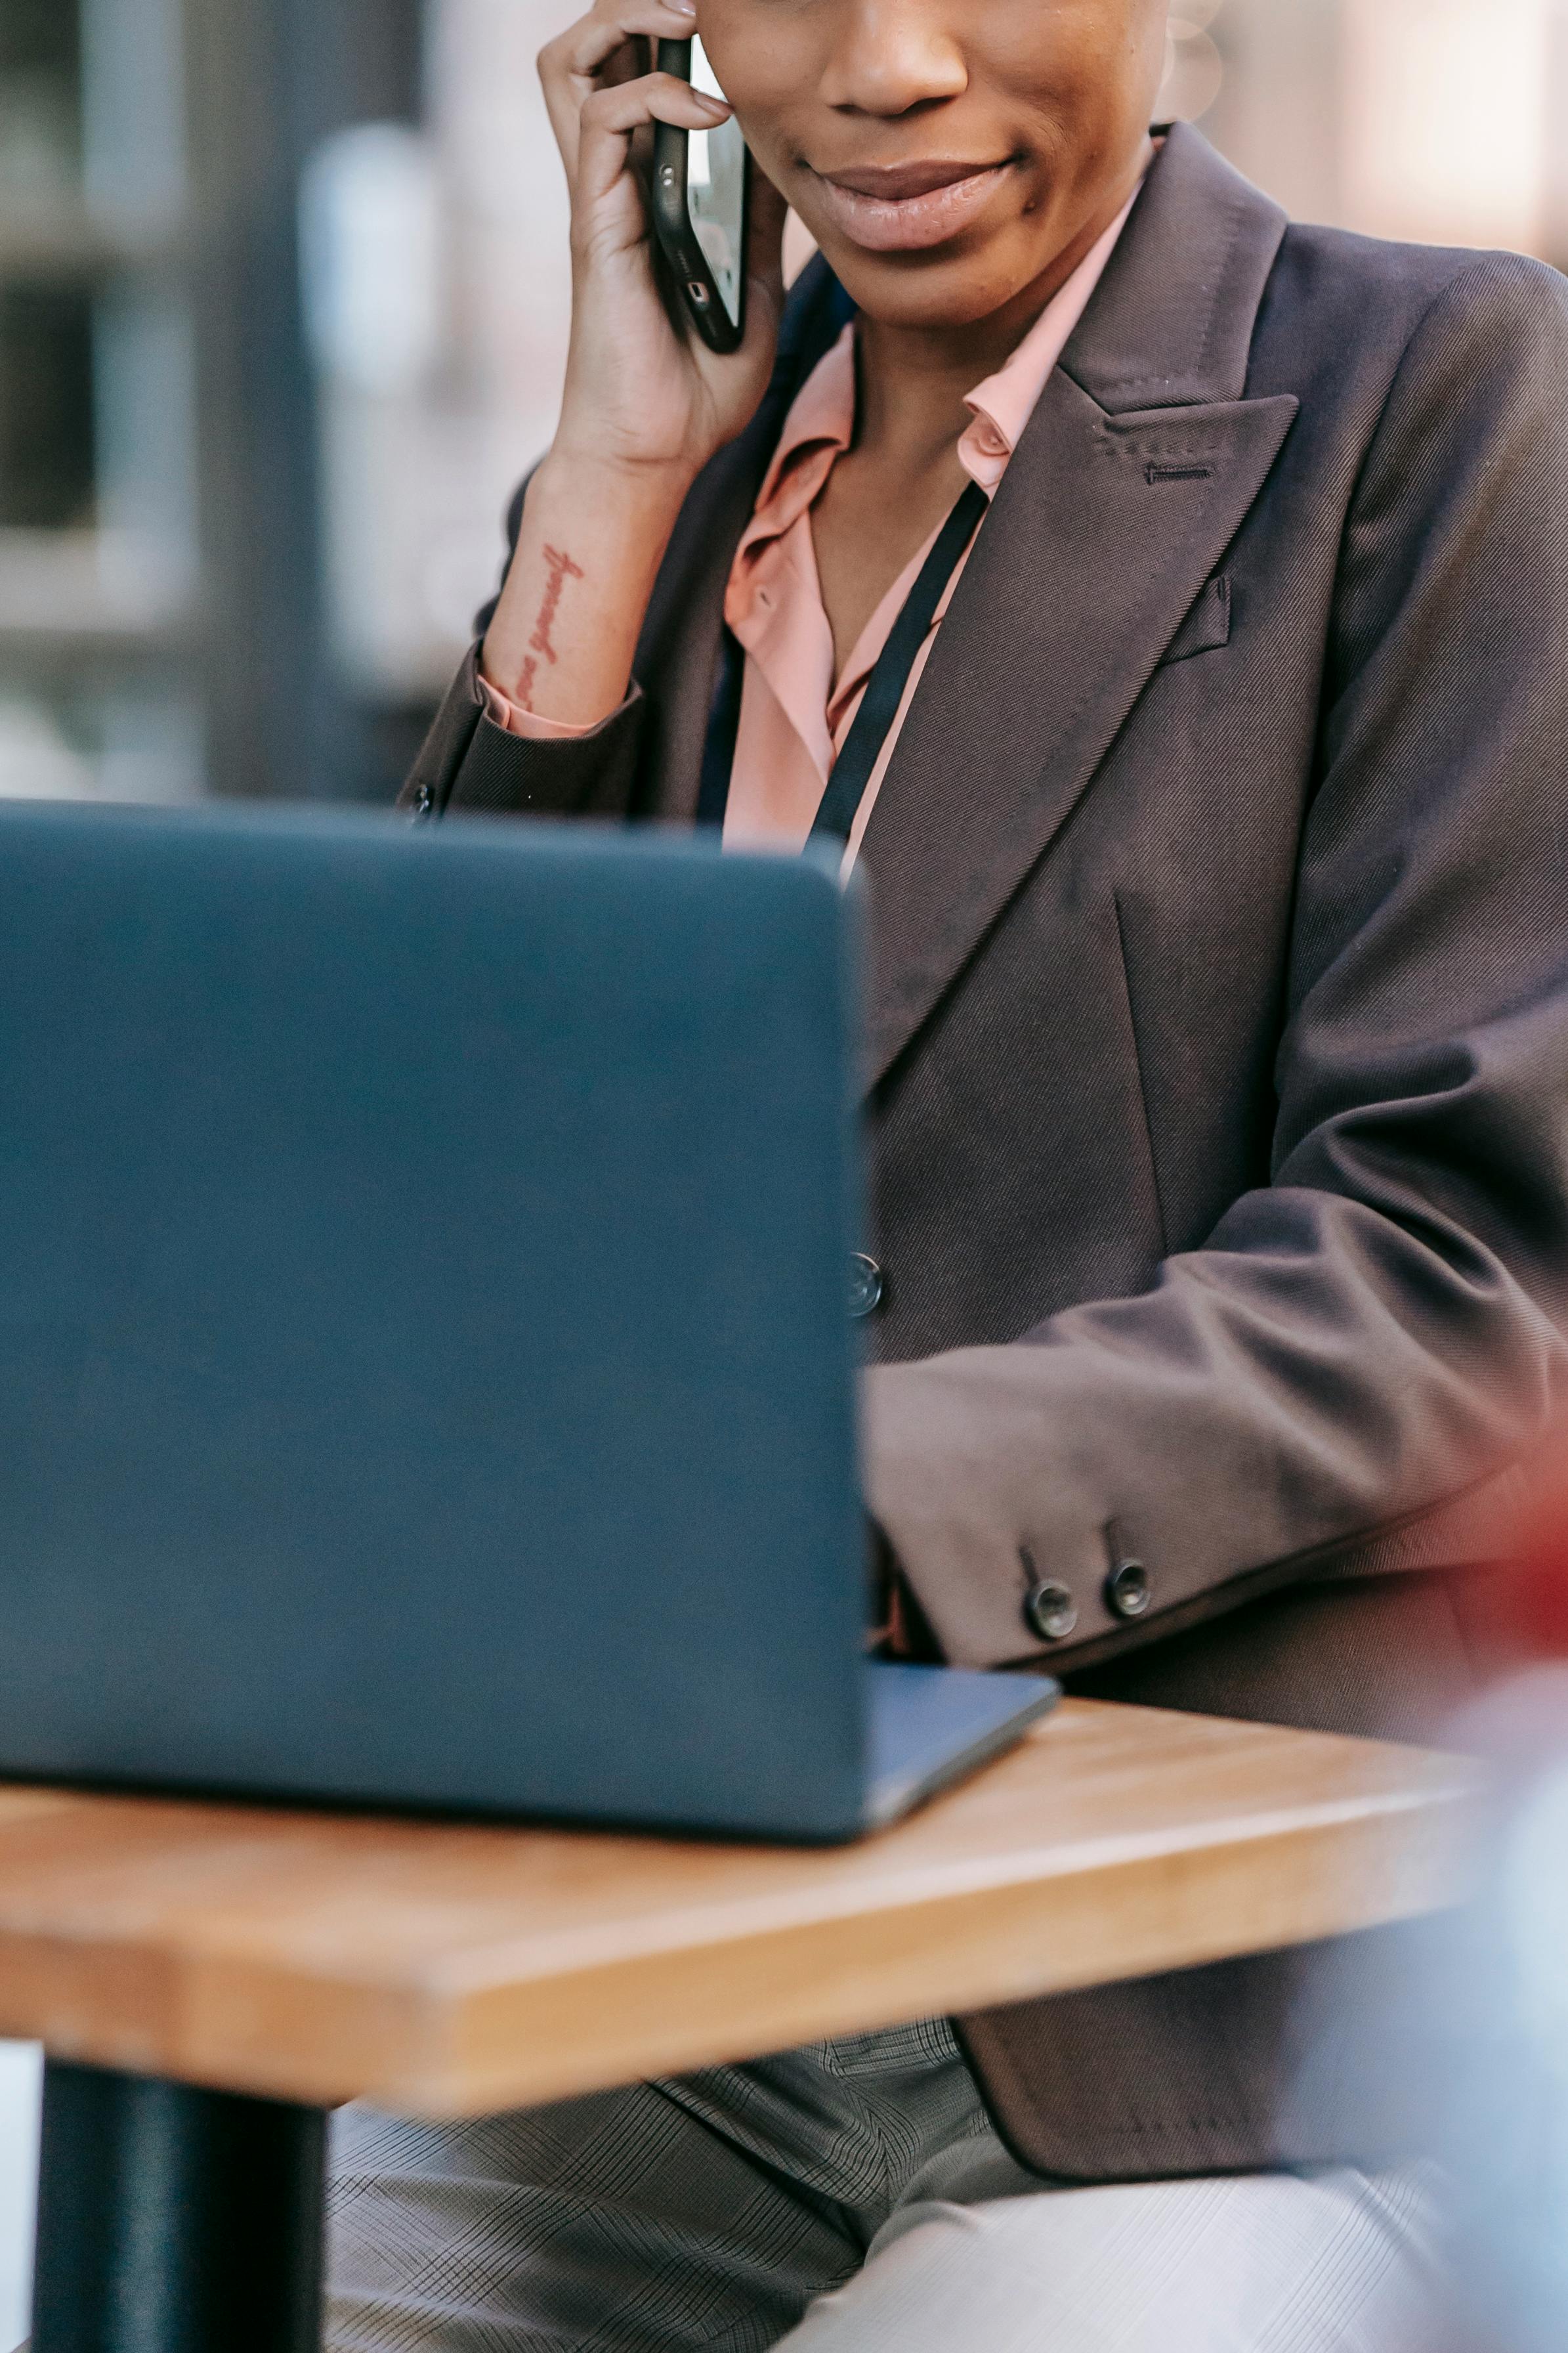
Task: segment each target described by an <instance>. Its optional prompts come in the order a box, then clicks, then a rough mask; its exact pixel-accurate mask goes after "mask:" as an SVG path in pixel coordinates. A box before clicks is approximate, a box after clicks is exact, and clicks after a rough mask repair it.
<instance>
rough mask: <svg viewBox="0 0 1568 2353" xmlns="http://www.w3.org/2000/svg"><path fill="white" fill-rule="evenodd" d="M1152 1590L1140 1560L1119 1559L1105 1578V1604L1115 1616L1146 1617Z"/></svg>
mask: <svg viewBox="0 0 1568 2353" xmlns="http://www.w3.org/2000/svg"><path fill="white" fill-rule="evenodd" d="M1153 1602H1154V1591H1153V1588H1152V1586H1151V1584H1150V1582H1149V1572H1148V1570H1147V1569H1146V1568H1145V1567H1144V1566H1143V1564H1142V1561H1141V1560H1121V1561H1118V1562H1117V1564H1116V1567H1114V1568H1113V1569H1112V1570H1111V1572H1110V1576H1109V1577H1107V1578H1106V1580H1105V1606H1106V1608H1107V1609H1109V1610H1110V1613H1111V1615H1112V1616H1113V1617H1115V1618H1127V1619H1132V1618H1146V1617H1147V1616H1148V1615H1149V1612H1150V1610H1151V1609H1152V1607H1153Z"/></svg>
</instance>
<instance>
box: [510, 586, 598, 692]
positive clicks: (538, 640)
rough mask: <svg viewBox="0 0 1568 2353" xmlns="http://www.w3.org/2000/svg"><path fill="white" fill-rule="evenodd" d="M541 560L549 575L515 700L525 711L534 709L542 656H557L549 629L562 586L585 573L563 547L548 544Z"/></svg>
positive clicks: (548, 657)
mask: <svg viewBox="0 0 1568 2353" xmlns="http://www.w3.org/2000/svg"><path fill="white" fill-rule="evenodd" d="M544 562H545V565H546V567H547V569H548V572H549V575H550V576H549V578H548V579H547V580H546V582H545V584H544V596H543V599H542V603H541V605H540V607H539V613H538V617H537V618H536V619H535V621H534V624H533V635H532V636H531V638H530V639H529V641H528V643H529V648H530V651H529V656H528V659H527V660H526V661H525V662H524V663H523V665H522V669H521V673H520V674H519V677H518V681H517V700H518V702H521V705H522V707H523V709H524V710H525V711H531V710H532V709H533V682H534V681H535V679H536V678H537V677H538V676H539V663H540V658H541V656H542V657H543V659H545V660H546V661H547V662H554V661H557V660H559V659H560V657H559V655H558V654H557V653H556V650H555V647H554V644H553V642H552V638H551V635H550V632H551V629H552V628H553V626H554V622H555V616H556V614H557V612H558V611H559V610H560V607H561V593H562V590H563V588H564V587H565V586H566V583H567V582H568V580H581V579H582V578H583V577H584V574H583V571H582V568H581V566H580V565H575V564H574V563H573V561H572V558H571V557H570V556H569V555H568V554H566V552H565V550H564V549H563V548H559V547H547V548H546V549H545V551H544Z"/></svg>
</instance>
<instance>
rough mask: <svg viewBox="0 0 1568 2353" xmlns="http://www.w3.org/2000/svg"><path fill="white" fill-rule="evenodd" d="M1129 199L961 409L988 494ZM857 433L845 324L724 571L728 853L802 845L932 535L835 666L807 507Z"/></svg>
mask: <svg viewBox="0 0 1568 2353" xmlns="http://www.w3.org/2000/svg"><path fill="white" fill-rule="evenodd" d="M1136 200H1137V199H1136V192H1135V193H1134V195H1133V197H1132V198H1131V200H1130V201H1129V203H1128V204H1127V206H1126V207H1125V208H1124V210H1123V211H1122V212H1121V215H1120V216H1118V218H1117V219H1116V220H1114V221H1113V222H1112V223H1111V225H1110V227H1109V228H1108V229H1107V230H1106V232H1105V234H1104V236H1103V237H1101V238H1100V242H1099V243H1098V244H1097V245H1096V246H1095V247H1094V248H1093V250H1092V251H1091V252H1090V253H1089V254H1088V255H1087V256H1086V257H1085V259H1083V260H1082V261H1081V262H1080V263H1079V267H1078V269H1076V270H1075V271H1074V272H1073V275H1072V276H1071V277H1070V278H1069V279H1068V281H1067V283H1066V284H1065V285H1064V286H1063V287H1062V288H1061V290H1059V292H1058V293H1057V294H1056V295H1055V296H1054V297H1053V298H1052V300H1051V301H1049V302H1048V303H1047V306H1046V308H1045V310H1044V311H1042V312H1041V313H1040V316H1039V318H1038V319H1037V321H1036V322H1035V324H1034V326H1033V327H1031V328H1030V330H1029V332H1028V333H1027V334H1026V336H1025V337H1024V340H1023V342H1022V343H1020V344H1019V345H1018V348H1017V350H1016V352H1015V353H1013V356H1012V358H1011V359H1010V360H1008V362H1007V364H1006V365H1005V367H1002V368H999V369H998V370H997V372H996V374H995V375H991V376H987V377H986V379H985V381H984V383H983V384H979V385H976V386H975V388H974V390H973V392H972V393H970V394H969V395H968V396H967V398H966V401H965V404H964V405H965V406H966V407H967V408H968V410H969V412H970V419H971V421H970V424H969V426H968V427H967V429H966V430H965V432H964V433H963V438H961V440H960V441H959V445H958V456H959V461H960V463H961V464H962V466H963V470H964V472H965V473H966V474H967V475H968V476H969V478H970V480H971V481H973V482H976V483H978V484H979V486H980V488H981V489H982V490H983V491H984V492H985V495H986V497H987V498H992V497H994V495H995V491H996V488H997V485H998V484H999V482H1000V481H1001V480H1002V477H1003V475H1004V474H1005V472H1006V470H1007V464H1008V460H1009V459H1011V457H1012V455H1013V452H1014V450H1015V449H1016V448H1017V446H1018V442H1019V439H1020V438H1021V437H1022V435H1023V431H1024V427H1026V425H1027V423H1028V421H1029V419H1030V417H1032V416H1033V414H1034V411H1035V406H1036V404H1037V401H1038V400H1039V397H1040V395H1041V394H1042V392H1043V391H1044V390H1045V388H1046V383H1047V378H1048V377H1049V375H1050V374H1051V371H1052V369H1053V368H1054V367H1055V366H1056V364H1057V362H1058V360H1059V359H1060V357H1061V355H1062V353H1063V351H1064V350H1065V349H1066V346H1067V343H1068V338H1069V337H1070V336H1071V334H1072V332H1073V329H1074V328H1075V327H1076V326H1077V325H1078V322H1079V319H1080V318H1081V317H1082V316H1083V313H1084V311H1085V310H1086V309H1087V308H1088V305H1089V298H1090V296H1091V295H1092V294H1093V292H1094V290H1095V288H1096V287H1097V286H1098V285H1099V283H1100V277H1101V275H1102V273H1103V271H1104V269H1105V267H1106V264H1107V263H1108V261H1109V260H1110V256H1111V254H1112V253H1113V252H1114V250H1115V248H1116V244H1117V240H1118V239H1119V238H1120V237H1121V232H1122V229H1123V228H1124V227H1126V224H1127V218H1128V215H1129V214H1130V213H1131V209H1132V205H1133V203H1135V202H1136ZM854 432H855V329H854V325H853V323H851V324H850V325H849V326H847V327H846V328H845V330H844V332H843V334H842V335H841V336H840V337H839V339H838V341H837V343H835V345H834V346H833V349H832V350H831V351H830V352H827V353H825V355H824V356H823V358H822V359H820V360H819V361H818V362H817V364H816V367H815V368H814V369H813V370H812V373H811V375H809V376H808V377H807V378H806V380H805V384H804V385H802V386H801V388H800V391H799V392H798V394H797V395H796V396H795V402H794V405H793V406H792V407H791V409H790V412H789V415H788V417H786V418H785V420H784V431H783V433H782V434H781V436H780V438H779V446H778V448H777V449H776V451H775V452H774V454H773V463H772V464H771V465H770V466H769V468H768V471H767V475H766V478H765V479H764V480H763V487H762V490H761V491H760V493H759V495H758V498H757V502H756V506H755V508H754V510H753V512H752V520H751V522H749V523H748V524H747V526H746V529H745V532H744V533H743V534H742V540H741V543H740V545H739V547H738V548H737V549H736V551H735V558H734V562H733V564H732V565H731V569H730V579H729V585H728V587H727V590H726V593H725V598H724V618H725V620H726V621H727V622H728V624H729V626H730V628H731V630H732V631H733V633H734V635H735V637H736V638H737V639H738V640H739V642H740V644H741V645H742V647H743V649H744V650H745V657H746V660H745V670H744V675H743V681H742V694H741V721H740V728H739V731H738V733H737V735H736V740H735V760H734V767H733V770H732V772H731V786H730V800H729V807H728V809H727V811H726V813H725V818H724V844H725V847H726V849H764V848H765V849H786V850H787V849H801V848H802V847H803V845H804V844H805V839H806V836H807V835H808V834H809V832H810V831H811V825H812V819H813V818H815V816H816V810H817V806H818V804H819V803H820V801H821V799H822V796H823V792H824V790H825V788H826V784H827V779H828V776H830V774H831V773H832V769H833V764H834V762H835V760H836V759H837V756H838V754H839V753H840V751H841V750H842V749H843V747H844V743H845V740H846V738H847V735H848V733H849V730H850V728H851V727H852V726H853V725H854V723H855V714H856V712H858V710H859V708H860V702H861V698H862V696H863V695H864V694H865V691H866V686H867V682H868V680H869V678H870V675H871V672H872V670H874V669H875V667H876V663H877V659H878V656H879V654H880V653H881V650H882V649H883V647H884V646H885V645H886V643H887V641H888V637H889V632H890V631H891V629H892V628H893V624H894V623H895V621H896V620H897V619H898V617H899V614H900V611H901V610H902V608H903V605H904V602H905V599H906V598H907V597H908V596H909V594H910V589H911V588H912V587H913V586H914V584H915V581H916V579H917V577H918V576H919V574H920V570H921V565H923V564H924V562H925V559H926V557H927V555H928V554H930V553H931V546H932V544H933V543H934V542H935V539H936V533H935V532H932V533H931V538H930V539H928V540H927V542H926V543H925V545H924V546H923V547H921V549H920V550H919V551H918V552H917V553H916V554H914V555H913V556H912V557H911V558H910V562H909V564H908V565H906V566H905V568H904V570H903V571H902V572H901V573H900V575H899V577H898V578H897V579H896V580H895V581H894V582H893V583H892V585H891V586H890V587H889V590H888V592H887V594H886V596H884V597H883V598H882V601H881V603H880V604H879V606H878V607H877V609H876V611H875V612H874V613H873V614H872V616H871V617H870V619H869V620H868V622H867V624H866V627H865V628H864V629H863V630H862V631H861V633H860V637H859V639H858V642H857V644H856V645H855V647H854V649H853V650H852V651H851V653H850V655H849V658H848V659H847V661H846V663H845V665H844V667H843V670H841V671H839V672H838V674H837V677H836V676H835V674H834V647H833V632H832V629H831V628H830V627H829V625H828V619H827V615H826V611H825V610H824V608H823V602H822V589H821V586H820V583H819V581H818V578H817V571H816V546H815V543H814V542H813V539H812V531H811V513H812V509H813V508H814V507H815V505H816V501H817V500H818V499H819V498H820V497H821V496H822V493H823V491H824V490H825V488H826V483H827V479H828V476H829V475H830V474H831V473H832V471H833V469H834V467H835V466H836V465H837V461H838V459H839V458H840V457H841V456H842V455H843V453H844V452H845V450H846V449H847V448H849V446H850V444H851V441H852V440H853V438H854ZM939 528H940V526H939ZM970 546H971V548H973V541H971V543H970ZM967 561H968V551H966V552H965V554H964V557H963V560H962V561H961V562H960V564H959V565H958V568H957V570H956V571H955V572H954V574H953V576H952V580H951V581H950V582H949V583H948V586H947V591H946V594H945V595H944V596H943V597H942V602H941V604H940V605H939V606H938V607H937V610H936V615H935V617H934V618H933V620H932V622H931V628H930V630H929V632H928V633H927V637H926V641H925V644H924V645H923V646H922V647H921V651H920V654H919V656H918V657H917V659H916V661H915V665H914V668H913V670H912V671H911V672H910V680H909V684H908V686H907V687H906V688H905V691H904V697H903V701H902V702H901V704H900V709H899V713H898V717H897V718H896V719H895V721H894V723H893V725H892V727H891V728H890V729H889V733H888V739H887V742H886V743H885V744H883V746H882V751H881V754H880V757H879V760H878V763H877V765H876V767H875V768H874V770H873V771H872V774H871V777H870V781H869V783H868V786H867V788H866V792H865V796H864V797H863V798H862V800H861V803H860V807H859V810H858V814H857V816H856V819H855V826H854V830H853V832H852V833H851V835H850V839H849V847H848V849H847V853H846V865H848V864H849V863H851V862H852V861H853V860H854V858H855V856H856V853H857V852H858V849H859V846H860V840H861V837H862V835H863V834H864V832H865V829H866V825H867V821H868V818H869V817H870V814H871V810H872V807H873V806H874V804H875V801H876V798H877V795H878V792H879V789H880V786H881V783H882V778H883V776H885V775H886V773H887V768H888V764H889V760H890V759H891V757H892V754H893V749H894V746H895V744H897V742H898V739H899V733H900V729H901V728H902V726H903V723H904V720H905V717H906V715H907V713H908V711H909V707H910V702H911V701H912V699H913V697H914V694H915V691H916V689H917V688H918V687H919V684H920V681H921V674H922V672H923V670H924V669H925V665H926V663H927V661H928V660H929V659H930V658H931V647H932V646H933V644H934V643H935V641H936V634H937V631H938V630H939V629H940V628H941V627H942V618H943V616H944V615H945V614H946V611H947V608H948V606H949V605H950V603H951V602H952V595H953V591H954V589H955V588H956V587H957V585H958V580H959V577H960V575H961V574H962V573H963V565H964V564H965V563H967ZM482 683H483V686H484V691H485V695H486V701H487V704H488V707H489V715H490V717H491V718H492V719H493V720H494V721H495V722H496V723H497V724H498V725H500V726H503V727H505V728H507V729H508V730H509V731H510V733H513V734H517V735H527V736H531V737H533V738H534V739H535V740H546V739H549V738H551V737H557V738H559V737H562V736H571V735H577V734H586V733H588V732H589V731H588V730H587V729H586V728H577V727H568V726H563V725H562V724H561V723H559V722H558V721H555V720H550V719H541V718H538V717H536V716H535V715H534V714H533V713H532V712H527V711H524V710H522V709H521V706H520V705H519V704H517V703H516V702H512V701H511V700H510V697H508V696H506V695H504V694H502V693H501V691H500V689H499V688H498V687H496V686H495V685H494V684H492V683H491V682H490V681H488V680H487V681H482Z"/></svg>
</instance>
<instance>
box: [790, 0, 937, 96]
mask: <svg viewBox="0 0 1568 2353" xmlns="http://www.w3.org/2000/svg"><path fill="white" fill-rule="evenodd" d="M969 4H970V5H972V0H969ZM965 5H966V0H839V5H838V6H837V10H836V11H835V15H836V17H837V23H836V26H835V39H834V43H833V48H832V53H831V56H830V58H829V61H828V67H827V72H826V77H825V79H824V82H823V89H822V96H823V98H824V99H825V100H826V103H827V104H828V105H829V106H834V107H839V108H843V109H845V110H847V111H850V112H853V113H857V114H876V115H883V116H889V117H891V116H897V115H900V114H908V113H910V111H912V110H913V109H914V108H915V107H918V106H928V105H931V103H933V102H934V101H936V100H941V99H944V98H957V97H959V96H960V95H961V94H962V93H963V90H966V89H967V88H968V86H969V73H968V69H967V67H966V65H965V63H964V57H963V37H962V26H963V12H964V7H965Z"/></svg>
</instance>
